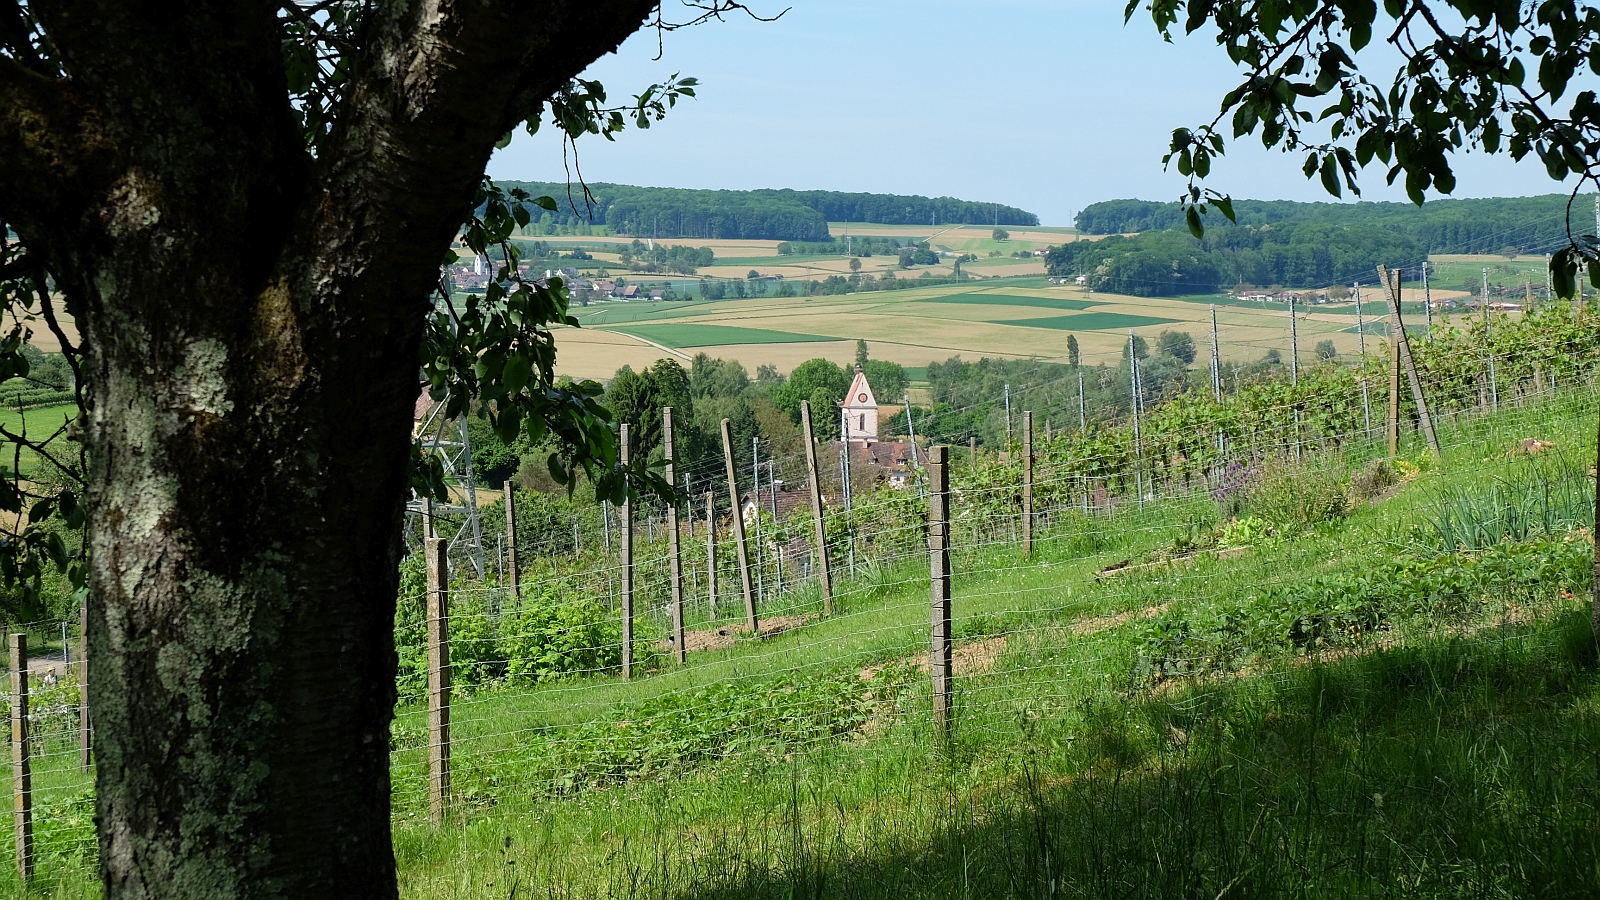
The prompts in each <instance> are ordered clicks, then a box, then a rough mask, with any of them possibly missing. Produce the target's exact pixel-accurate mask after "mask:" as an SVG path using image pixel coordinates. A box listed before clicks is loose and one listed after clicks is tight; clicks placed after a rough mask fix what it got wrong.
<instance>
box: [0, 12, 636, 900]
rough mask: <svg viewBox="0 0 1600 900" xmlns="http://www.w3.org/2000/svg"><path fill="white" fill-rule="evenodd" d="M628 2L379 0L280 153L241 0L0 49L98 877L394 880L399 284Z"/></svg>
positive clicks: (257, 888)
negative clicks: (33, 273)
mask: <svg viewBox="0 0 1600 900" xmlns="http://www.w3.org/2000/svg"><path fill="white" fill-rule="evenodd" d="M652 6H653V4H650V3H642V2H621V0H615V2H600V3H583V2H577V0H571V2H548V3H537V4H536V3H514V2H495V0H477V2H474V3H469V4H455V3H449V2H440V0H435V2H431V3H423V4H412V5H384V4H378V5H377V6H376V7H375V8H374V11H373V13H372V21H371V23H370V26H369V29H368V31H367V35H368V37H367V38H366V40H367V44H366V46H364V47H362V48H361V51H360V56H359V58H358V59H357V61H356V64H355V66H354V69H353V71H354V73H355V74H354V75H353V81H352V83H351V85H350V87H349V89H348V93H347V96H346V100H345V101H344V104H343V106H342V107H341V110H340V116H339V122H338V124H337V125H336V126H335V130H334V132H333V133H332V134H331V135H330V136H329V138H328V139H327V141H326V143H325V144H324V147H323V150H322V151H321V153H320V155H319V156H318V157H316V158H312V157H311V156H310V155H308V154H307V152H306V150H305V146H304V141H303V139H302V137H301V136H300V134H299V131H298V128H297V126H296V125H295V123H294V121H293V120H292V119H291V116H290V109H289V106H288V103H287V100H286V87H285V84H286V82H285V76H284V72H283V65H282V61H281V51H280V49H279V43H280V39H281V35H280V30H279V27H278V24H277V22H276V20H275V18H274V16H275V12H274V10H275V6H274V5H273V4H270V3H259V2H258V3H247V4H225V3H211V4H207V3H201V4H193V5H189V6H185V7H184V8H182V9H181V10H176V11H175V10H173V9H170V8H164V7H163V8H160V9H158V8H156V7H154V6H153V5H149V6H147V5H145V4H140V3H132V4H110V3H106V4H98V3H70V2H61V0H52V2H35V3H33V4H32V7H31V8H32V9H33V11H34V12H35V13H36V14H37V15H38V16H39V18H40V19H41V21H42V22H43V23H44V25H45V28H46V30H47V32H48V33H49V35H50V36H51V39H52V41H53V42H54V43H55V45H56V46H57V47H58V48H59V49H60V51H61V55H62V58H63V59H64V60H65V65H66V69H67V77H66V78H59V79H52V78H48V77H45V76H42V75H39V74H37V73H35V72H33V71H29V70H27V69H25V68H23V67H22V66H21V65H20V64H18V63H15V62H12V61H10V60H6V59H3V58H0V217H3V218H4V219H5V220H6V221H7V222H9V223H10V224H11V225H12V227H14V228H15V229H16V230H17V232H18V233H19V234H20V235H21V236H22V238H23V240H24V241H25V243H27V245H28V246H29V247H30V248H32V249H36V250H37V251H38V252H40V253H41V254H42V255H43V257H44V258H45V260H46V262H47V265H48V267H49V269H50V271H51V273H52V274H53V275H54V276H55V278H56V280H57V283H58V284H59V286H60V288H61V290H62V291H63V293H64V295H65V296H66V298H67V303H68V308H69V310H70V311H71V312H72V313H73V315H74V316H75V317H76V319H77V321H78V323H79V326H80V328H81V329H82V335H83V341H84V349H85V351H86V354H87V357H86V369H85V380H86V382H87V386H88V391H87V395H88V400H87V409H86V410H85V413H84V416H83V418H82V425H83V427H82V439H83V440H84V441H85V442H86V444H87V447H88V450H89V458H90V460H91V468H90V483H89V487H88V492H87V494H88V506H89V510H90V525H89V529H88V532H87V535H86V547H87V548H88V550H89V552H90V554H91V560H90V566H91V568H90V579H91V589H92V602H91V603H90V615H89V644H90V650H89V657H88V658H89V660H90V661H91V663H90V675H89V679H90V691H91V693H92V695H93V696H94V697H95V698H96V700H95V702H96V706H95V732H94V741H95V747H94V750H95V758H96V760H97V763H98V770H97V779H96V789H97V816H98V825H99V835H100V851H101V852H100V864H101V875H102V880H103V883H104V889H105V895H106V896H107V897H108V898H123V897H138V898H145V897H162V898H200V897H205V898H219V897H341V898H345V897H393V896H395V894H396V888H395V877H394V857H393V852H392V849H391V846H390V817H389V790H390V785H389V775H388V766H389V746H388V739H389V734H388V727H389V722H390V719H391V717H392V712H393V706H394V701H395V691H394V669H395V651H394V646H393V621H394V607H395V592H396V589H397V563H398V561H399V555H400V548H401V542H400V528H401V522H402V516H403V506H404V500H405V497H406V466H407V456H408V445H409V440H410V428H411V418H410V415H411V409H412V405H413V403H414V401H415V398H416V396H417V392H418V389H419V382H418V375H417V372H418V347H419V343H420V340H421V334H422V326H423V318H424V313H425V311H426V310H427V308H428V306H427V298H428V295H429V294H430V292H431V290H432V287H433V285H434V284H435V283H436V280H437V274H438V263H439V259H440V257H441V256H442V254H443V252H444V250H445V248H446V247H447V246H448V245H449V241H450V239H451V237H452V235H453V234H454V229H455V228H456V226H457V225H458V224H459V223H460V222H461V221H462V218H463V216H464V215H465V214H466V213H467V211H468V208H469V205H470V203H471V198H472V193H473V190H474V188H475V187H476V185H477V182H478V179H479V178H480V177H481V174H482V172H483V168H484V165H485V164H486V162H487V160H488V156H489V154H490V152H491V150H492V147H493V145H494V142H495V140H496V139H497V138H499V137H500V136H501V135H502V134H504V133H505V131H507V130H509V128H510V127H512V126H513V125H514V124H515V122H516V121H517V119H518V117H519V116H520V115H525V114H526V112H527V111H528V109H529V106H528V105H529V103H530V102H531V100H532V99H542V98H543V97H546V96H548V95H549V93H550V91H551V90H553V89H554V88H555V87H557V86H559V85H561V84H564V83H565V82H566V80H567V79H569V78H570V77H572V76H573V75H575V74H576V73H577V72H579V71H581V70H582V68H583V67H584V66H585V65H587V64H588V63H589V62H591V61H592V60H593V59H595V58H597V57H598V56H599V55H601V54H602V53H605V52H607V51H609V50H612V49H614V48H615V47H616V46H617V44H619V43H620V42H621V40H622V39H623V38H625V37H626V36H627V35H628V34H629V33H631V32H633V31H634V30H636V29H637V28H638V27H639V25H640V24H641V22H642V21H643V19H644V17H645V16H646V15H647V14H648V13H649V12H650V10H651V8H652ZM541 91H542V92H543V93H541Z"/></svg>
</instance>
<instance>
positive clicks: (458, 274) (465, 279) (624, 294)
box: [449, 255, 783, 305]
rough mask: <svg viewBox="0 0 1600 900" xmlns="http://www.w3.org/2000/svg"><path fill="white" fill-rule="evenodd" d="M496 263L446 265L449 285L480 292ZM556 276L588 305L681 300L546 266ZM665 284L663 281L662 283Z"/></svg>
mask: <svg viewBox="0 0 1600 900" xmlns="http://www.w3.org/2000/svg"><path fill="white" fill-rule="evenodd" d="M496 265H498V263H496V262H495V261H494V260H491V259H487V258H485V257H483V256H481V255H480V256H478V257H476V258H475V259H473V260H471V261H468V262H464V263H457V264H456V265H453V266H451V267H450V268H449V274H450V283H451V286H452V287H453V288H454V289H455V290H457V291H461V292H463V293H469V294H470V293H480V292H482V291H484V290H485V289H487V287H488V285H489V282H491V281H493V280H494V269H495V266H496ZM538 271H539V266H538V265H537V264H536V263H534V262H530V261H527V260H524V261H523V262H521V263H519V264H518V265H517V272H518V273H519V274H520V275H521V276H522V277H523V278H535V279H538V278H540V276H539V275H538ZM556 277H559V278H560V279H561V280H562V282H563V283H564V284H566V286H567V292H568V294H570V295H571V297H572V299H573V300H574V301H576V302H578V303H581V304H585V305H587V304H589V303H593V302H596V301H600V300H621V301H629V300H675V299H676V300H681V299H683V296H682V295H681V294H679V295H674V294H673V293H672V291H671V289H670V288H668V287H665V286H661V287H649V286H647V285H639V284H631V283H629V282H628V281H627V279H625V278H622V277H617V278H608V277H600V278H591V277H589V276H587V275H584V274H583V273H581V272H579V271H578V270H577V269H575V268H573V267H571V266H562V267H561V268H546V269H545V270H544V275H543V278H545V279H548V278H556ZM759 280H761V281H782V280H783V276H782V275H762V276H760V279H759ZM662 284H663V285H664V284H665V283H664V282H662Z"/></svg>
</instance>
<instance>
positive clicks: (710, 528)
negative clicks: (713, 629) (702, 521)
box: [706, 491, 717, 621]
mask: <svg viewBox="0 0 1600 900" xmlns="http://www.w3.org/2000/svg"><path fill="white" fill-rule="evenodd" d="M706 614H707V615H709V616H710V617H711V619H712V620H713V621H715V620H716V618H717V499H716V496H715V495H714V494H713V493H712V492H711V491H706Z"/></svg>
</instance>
